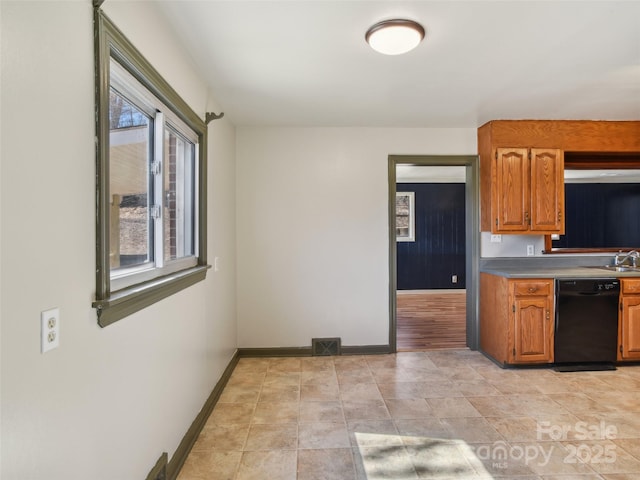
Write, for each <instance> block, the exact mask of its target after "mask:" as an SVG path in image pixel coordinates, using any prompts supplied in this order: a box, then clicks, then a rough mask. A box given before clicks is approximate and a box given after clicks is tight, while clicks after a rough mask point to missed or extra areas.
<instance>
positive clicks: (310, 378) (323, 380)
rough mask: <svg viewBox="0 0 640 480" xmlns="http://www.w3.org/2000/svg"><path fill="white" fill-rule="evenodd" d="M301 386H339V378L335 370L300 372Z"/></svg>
mask: <svg viewBox="0 0 640 480" xmlns="http://www.w3.org/2000/svg"><path fill="white" fill-rule="evenodd" d="M300 384H302V385H315V384H322V385H336V386H337V385H338V376H337V375H336V372H335V370H333V369H331V370H310V371H302V372H300Z"/></svg>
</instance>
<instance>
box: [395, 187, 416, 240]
mask: <svg viewBox="0 0 640 480" xmlns="http://www.w3.org/2000/svg"><path fill="white" fill-rule="evenodd" d="M396 241H398V242H415V241H416V234H415V192H396Z"/></svg>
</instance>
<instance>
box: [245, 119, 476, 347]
mask: <svg viewBox="0 0 640 480" xmlns="http://www.w3.org/2000/svg"><path fill="white" fill-rule="evenodd" d="M476 150H477V148H476V130H475V129H471V128H470V129H379V128H258V127H256V128H250V127H243V128H238V130H237V238H238V341H239V346H240V347H246V348H249V347H299V346H310V345H311V338H312V337H341V338H342V343H343V345H349V346H351V345H386V344H388V342H389V307H388V305H389V292H388V290H389V266H388V265H389V246H388V242H389V237H388V206H387V202H388V170H387V168H388V167H387V165H388V156H389V155H390V154H398V155H403V154H407V155H408V154H416V155H438V154H442V155H473V154H475V152H476Z"/></svg>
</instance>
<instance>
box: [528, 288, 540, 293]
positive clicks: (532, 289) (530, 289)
mask: <svg viewBox="0 0 640 480" xmlns="http://www.w3.org/2000/svg"><path fill="white" fill-rule="evenodd" d="M537 291H538V287H529V293H536V292H537Z"/></svg>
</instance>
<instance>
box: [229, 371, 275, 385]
mask: <svg viewBox="0 0 640 480" xmlns="http://www.w3.org/2000/svg"><path fill="white" fill-rule="evenodd" d="M266 375H267V373H266V371H265V372H253V371H246V372H236V371H234V372H233V374H232V375H231V378H229V382H228V383H227V387H229V386H232V385H262V383H263V382H264V378H265V376H266Z"/></svg>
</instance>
